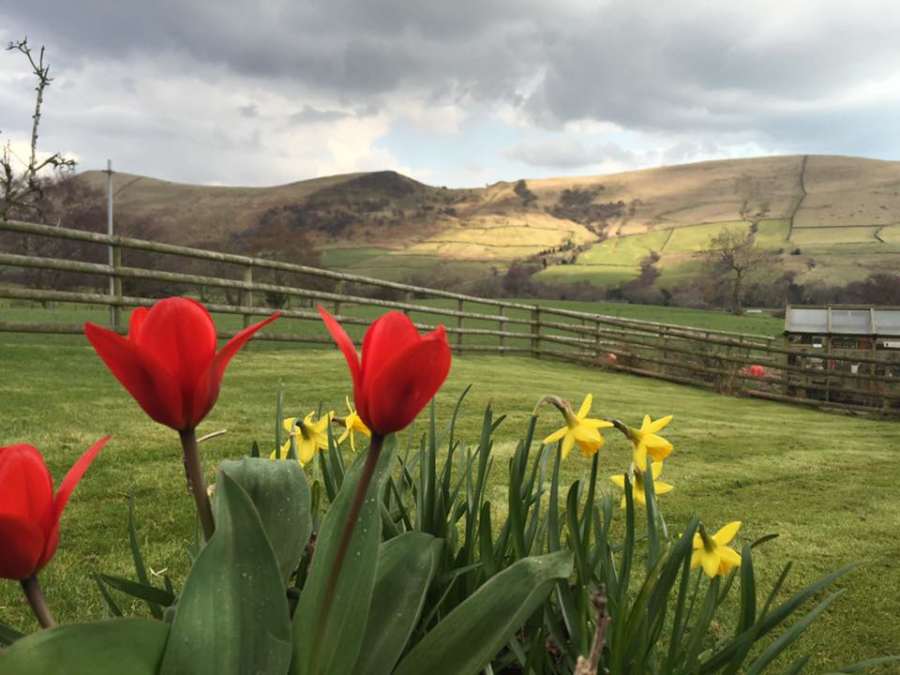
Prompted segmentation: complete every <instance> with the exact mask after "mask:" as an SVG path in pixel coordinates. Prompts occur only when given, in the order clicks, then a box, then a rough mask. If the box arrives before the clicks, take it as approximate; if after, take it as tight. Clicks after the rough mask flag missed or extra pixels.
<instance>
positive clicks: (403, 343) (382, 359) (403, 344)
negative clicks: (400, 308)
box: [361, 311, 422, 377]
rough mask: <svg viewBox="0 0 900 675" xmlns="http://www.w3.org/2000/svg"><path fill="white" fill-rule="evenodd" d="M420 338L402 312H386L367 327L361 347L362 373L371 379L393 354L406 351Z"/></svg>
mask: <svg viewBox="0 0 900 675" xmlns="http://www.w3.org/2000/svg"><path fill="white" fill-rule="evenodd" d="M421 339H422V338H421V337H419V331H417V330H416V327H415V326H414V325H413V322H412V321H411V320H410V318H409V317H408V316H406V314H404V313H403V312H397V311H393V312H388V313H387V314H384V315H382V316H380V317H379V318H378V319H376V320H375V322H374V323H372V325H371V326H369V330H367V331H366V336H365V337H364V338H363V346H362V368H361V370H362V372H363V373H364V374H365V375H366V376H367V377H372V376H373V375H374V373H375V371H377V370H378V369H379V368H381V367H382V366H384V365H386V364H387V363H388V362H389V361H390V360H391V359H392V358H393V356H394V355H395V354H399V353H400V352H403V351H406V349H408V348H409V347H411V346H412V345H414V344H416V343H418V342H419V340H421Z"/></svg>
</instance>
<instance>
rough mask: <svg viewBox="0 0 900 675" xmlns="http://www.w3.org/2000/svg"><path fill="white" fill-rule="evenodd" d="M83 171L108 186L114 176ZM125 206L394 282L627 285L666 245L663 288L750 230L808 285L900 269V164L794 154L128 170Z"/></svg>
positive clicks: (174, 229)
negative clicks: (470, 167)
mask: <svg viewBox="0 0 900 675" xmlns="http://www.w3.org/2000/svg"><path fill="white" fill-rule="evenodd" d="M81 176H82V179H83V180H85V181H87V182H89V183H91V184H92V185H95V186H97V187H102V186H103V185H105V180H106V177H105V175H104V174H103V173H102V172H86V173H84V174H81ZM114 180H115V190H116V208H117V212H118V213H119V214H122V215H124V216H126V217H128V218H129V219H131V220H140V221H144V222H150V223H152V224H153V225H154V231H155V233H156V236H158V237H160V238H163V239H165V240H168V241H172V242H177V243H185V244H198V245H205V244H209V243H210V242H222V241H225V240H227V239H228V238H230V237H232V236H235V235H239V234H243V233H246V232H247V231H252V229H253V228H256V227H260V225H261V223H272V222H281V223H284V224H286V225H287V226H289V227H290V228H291V229H296V230H297V231H302V232H304V233H305V234H306V235H307V236H308V237H310V238H311V239H312V241H313V242H314V243H315V245H316V246H317V247H318V248H320V250H322V252H323V263H324V264H325V265H328V266H332V267H339V268H342V269H349V270H353V271H357V272H359V273H363V274H371V275H374V276H381V277H386V278H393V279H403V278H408V277H409V276H410V275H413V274H415V273H416V272H421V273H422V274H427V273H429V272H430V271H432V270H434V269H435V266H436V265H440V266H442V267H443V268H444V269H448V270H451V271H453V272H454V273H463V274H465V276H466V277H468V278H473V277H475V276H479V275H484V274H488V273H490V271H491V269H492V268H493V269H496V270H503V269H504V268H506V267H507V266H508V265H509V264H510V263H511V262H512V261H514V260H522V259H531V260H533V261H535V262H537V263H538V264H542V265H543V266H545V267H546V268H545V269H544V270H543V271H541V272H540V273H539V274H538V278H539V279H541V280H542V281H546V282H551V283H568V282H573V281H581V280H584V281H588V282H591V283H593V284H597V285H613V284H618V283H621V282H623V281H627V280H628V279H631V278H633V277H635V276H637V274H638V270H639V264H640V261H641V260H642V259H643V258H644V257H645V256H647V255H648V254H649V253H650V252H651V251H654V252H656V253H657V254H658V255H659V261H658V263H657V268H658V269H659V270H660V271H661V276H660V278H659V280H658V281H657V284H658V285H660V286H664V287H665V286H673V285H676V284H678V283H679V282H680V281H683V280H685V279H688V278H690V277H691V276H692V275H695V274H696V273H697V272H698V271H700V269H701V264H700V262H699V261H698V260H697V258H696V256H695V253H696V251H697V250H699V249H700V248H702V247H703V246H704V244H705V243H706V242H707V241H708V240H709V238H710V237H711V236H713V235H715V234H716V233H717V232H719V231H720V230H721V229H722V228H731V227H742V228H743V227H748V226H750V225H751V224H752V225H753V226H754V229H755V231H756V241H757V244H758V245H759V246H761V247H764V248H767V249H771V250H773V251H776V252H778V253H779V260H780V261H781V264H782V265H783V267H784V269H788V270H794V271H795V272H797V274H798V278H799V279H800V280H801V281H804V282H808V281H814V280H827V281H829V282H831V283H843V282H846V281H851V280H854V279H859V278H864V277H865V276H867V275H868V274H869V273H870V272H872V271H897V269H898V268H900V162H887V161H879V160H870V159H860V158H851V157H833V156H817V155H809V156H801V155H798V156H783V157H764V158H753V159H738V160H724V161H712V162H701V163H695V164H686V165H680V166H670V167H661V168H655V169H646V170H641V171H632V172H627V173H619V174H612V175H606V176H594V177H564V178H553V179H543V180H526V181H519V182H518V183H512V182H501V183H496V184H494V185H491V186H489V187H487V188H479V189H464V190H452V189H447V188H437V187H431V186H428V185H424V184H422V183H419V182H416V181H414V180H412V179H410V178H407V177H405V176H401V175H400V174H397V173H394V172H390V171H383V172H375V173H362V174H348V175H342V176H331V177H326V178H318V179H314V180H308V181H302V182H297V183H291V184H288V185H282V186H277V187H271V188H242V187H210V186H197V185H181V184H176V183H169V182H165V181H160V180H155V179H152V178H144V177H141V176H134V175H129V174H116V175H115V177H114Z"/></svg>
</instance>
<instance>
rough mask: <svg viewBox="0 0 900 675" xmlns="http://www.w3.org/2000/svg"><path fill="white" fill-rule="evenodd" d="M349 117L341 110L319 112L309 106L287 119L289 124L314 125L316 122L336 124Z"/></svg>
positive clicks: (348, 114)
mask: <svg viewBox="0 0 900 675" xmlns="http://www.w3.org/2000/svg"><path fill="white" fill-rule="evenodd" d="M349 116H350V113H346V112H343V111H342V110H319V109H318V108H314V107H312V106H311V105H305V106H303V109H302V110H300V111H298V112H295V113H294V114H293V115H291V116H290V117H289V118H288V119H289V121H290V123H291V124H315V123H317V122H336V121H337V120H342V119H344V118H346V117H349Z"/></svg>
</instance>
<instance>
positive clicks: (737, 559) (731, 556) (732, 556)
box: [716, 546, 741, 572]
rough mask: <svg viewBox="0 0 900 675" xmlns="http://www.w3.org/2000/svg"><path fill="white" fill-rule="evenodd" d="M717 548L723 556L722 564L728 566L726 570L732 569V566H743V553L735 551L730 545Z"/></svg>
mask: <svg viewBox="0 0 900 675" xmlns="http://www.w3.org/2000/svg"><path fill="white" fill-rule="evenodd" d="M716 550H717V551H718V553H719V556H720V557H721V558H722V565H725V566H727V567H728V569H727V570H726V572H728V571H730V570H731V568H732V567H740V566H741V554H740V553H738V552H737V551H735V550H734V549H733V548H729V547H728V546H720V547H719V548H718V549H716Z"/></svg>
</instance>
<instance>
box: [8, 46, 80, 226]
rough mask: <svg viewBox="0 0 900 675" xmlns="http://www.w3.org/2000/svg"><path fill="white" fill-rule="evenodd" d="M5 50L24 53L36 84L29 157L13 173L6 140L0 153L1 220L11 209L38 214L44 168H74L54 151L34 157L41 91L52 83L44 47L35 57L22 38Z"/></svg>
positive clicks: (9, 146) (70, 161) (41, 102)
mask: <svg viewBox="0 0 900 675" xmlns="http://www.w3.org/2000/svg"><path fill="white" fill-rule="evenodd" d="M6 51H15V52H19V53H20V54H23V55H24V56H25V58H26V59H27V60H28V64H29V66H30V67H31V72H32V74H33V75H34V77H35V80H36V83H35V87H34V91H35V98H34V113H33V114H32V116H31V120H32V123H31V139H30V147H29V157H28V162H27V164H26V165H25V169H24V171H23V172H22V173H21V175H17V172H16V171H15V169H14V166H13V159H14V156H13V152H12V145H11V144H10V142H9V141H7V143H6V144H5V145H4V147H3V153H2V156H0V169H2V176H0V218H2V219H3V220H6V219H7V218H8V217H9V214H10V212H11V211H12V210H13V209H18V210H24V211H31V212H36V213H37V214H38V216H41V215H42V213H41V209H42V204H43V202H44V189H43V185H42V182H41V175H40V174H41V172H42V171H43V170H44V169H47V168H52V169H54V170H56V171H65V170H71V169H73V168H74V167H75V160H73V159H68V158H66V157H64V156H63V155H62V154H60V153H58V152H57V153H54V154H52V155H50V156H49V157H46V158H45V159H43V160H40V161H39V160H38V148H37V144H38V132H39V129H40V124H41V110H42V108H43V105H44V92H45V90H46V89H47V87H49V86H50V83H51V82H53V79H52V78H51V77H50V65H49V64H47V63H45V61H44V56H45V49H44V47H43V46H42V47H41V50H40V52H39V54H38V55H37V57H35V54H34V52H33V51H32V50H31V47H30V46H29V45H28V38H27V37H26V38H23V39H22V40H17V41H14V42H10V43H9V44H8V45H7V46H6Z"/></svg>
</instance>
